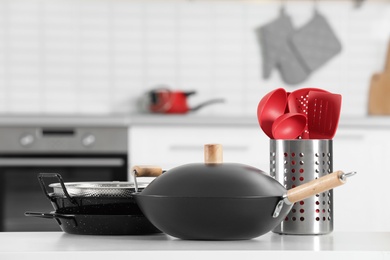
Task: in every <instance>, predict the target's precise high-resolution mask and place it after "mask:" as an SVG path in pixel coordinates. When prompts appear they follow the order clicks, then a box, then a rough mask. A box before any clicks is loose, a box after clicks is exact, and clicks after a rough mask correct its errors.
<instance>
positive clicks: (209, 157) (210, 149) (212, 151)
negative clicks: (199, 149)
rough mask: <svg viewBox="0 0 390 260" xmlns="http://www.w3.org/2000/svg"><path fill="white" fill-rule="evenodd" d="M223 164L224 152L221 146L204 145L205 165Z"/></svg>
mask: <svg viewBox="0 0 390 260" xmlns="http://www.w3.org/2000/svg"><path fill="white" fill-rule="evenodd" d="M222 162H223V152H222V145H221V144H205V145H204V163H205V164H220V163H222Z"/></svg>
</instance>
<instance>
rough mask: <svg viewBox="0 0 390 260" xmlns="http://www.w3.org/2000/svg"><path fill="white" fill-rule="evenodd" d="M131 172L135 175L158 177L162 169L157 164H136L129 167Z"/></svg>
mask: <svg viewBox="0 0 390 260" xmlns="http://www.w3.org/2000/svg"><path fill="white" fill-rule="evenodd" d="M131 172H132V173H133V174H134V175H135V176H136V177H158V176H160V175H161V174H162V172H163V170H162V168H161V167H159V166H149V165H136V166H133V167H132V168H131Z"/></svg>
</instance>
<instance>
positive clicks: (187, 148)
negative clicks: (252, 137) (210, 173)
mask: <svg viewBox="0 0 390 260" xmlns="http://www.w3.org/2000/svg"><path fill="white" fill-rule="evenodd" d="M169 150H170V151H201V152H203V146H200V145H179V144H178V145H171V146H170V147H169ZM223 150H224V151H235V152H244V151H248V150H249V147H248V146H244V145H223Z"/></svg>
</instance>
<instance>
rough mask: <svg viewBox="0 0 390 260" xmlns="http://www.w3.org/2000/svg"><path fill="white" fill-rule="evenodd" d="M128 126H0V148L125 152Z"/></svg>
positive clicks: (2, 150)
mask: <svg viewBox="0 0 390 260" xmlns="http://www.w3.org/2000/svg"><path fill="white" fill-rule="evenodd" d="M127 135H128V131H127V127H43V128H42V127H7V128H0V137H1V143H2V145H1V146H0V152H21V153H22V152H26V151H28V152H34V151H37V152H40V151H45V152H48V151H49V152H50V151H52V152H81V153H82V152H88V153H90V152H121V153H122V152H127V143H128V142H127V138H128V136H127Z"/></svg>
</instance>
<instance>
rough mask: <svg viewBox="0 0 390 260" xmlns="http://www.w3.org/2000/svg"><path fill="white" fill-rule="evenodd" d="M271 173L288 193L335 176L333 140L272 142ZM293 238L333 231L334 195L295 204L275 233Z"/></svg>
mask: <svg viewBox="0 0 390 260" xmlns="http://www.w3.org/2000/svg"><path fill="white" fill-rule="evenodd" d="M270 172H271V176H272V177H273V178H275V179H276V180H278V181H279V182H280V183H281V184H282V185H283V186H284V187H285V188H286V189H291V188H293V187H295V186H298V185H301V184H303V183H305V182H308V181H311V180H313V179H317V178H319V177H322V176H324V175H327V174H329V173H332V172H333V142H332V140H303V139H299V140H274V139H271V140H270ZM272 231H273V232H274V233H279V234H291V235H315V234H327V233H330V232H332V231H333V191H332V190H330V191H327V192H323V193H321V194H316V196H313V197H310V198H307V199H305V200H303V201H300V202H297V203H295V205H294V206H293V208H292V209H291V211H290V213H289V214H288V215H287V217H286V218H285V219H284V220H283V221H282V222H281V224H280V225H278V226H277V227H276V228H274V229H273V230H272Z"/></svg>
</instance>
